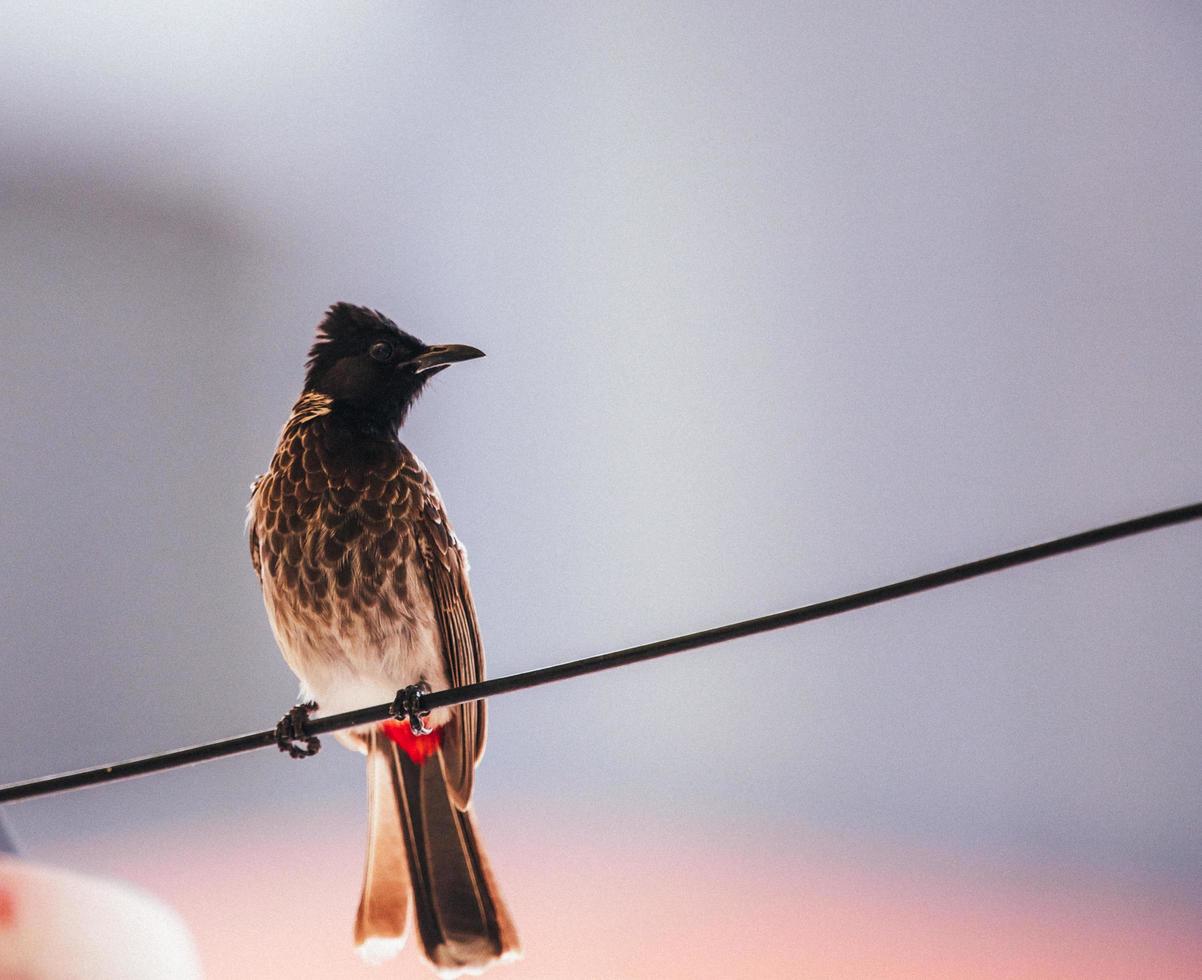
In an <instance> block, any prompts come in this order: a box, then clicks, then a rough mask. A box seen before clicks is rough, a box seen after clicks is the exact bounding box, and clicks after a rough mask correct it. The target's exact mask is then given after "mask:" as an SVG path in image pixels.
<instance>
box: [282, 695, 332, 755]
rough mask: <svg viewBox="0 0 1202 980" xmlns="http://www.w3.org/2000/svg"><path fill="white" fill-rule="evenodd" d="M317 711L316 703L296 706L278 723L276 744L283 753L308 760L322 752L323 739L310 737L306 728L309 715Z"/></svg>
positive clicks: (307, 702) (309, 702)
mask: <svg viewBox="0 0 1202 980" xmlns="http://www.w3.org/2000/svg"><path fill="white" fill-rule="evenodd" d="M315 710H317V702H315V701H306V702H305V703H304V704H296V705H293V706H292V708H290V709H289V711H288V714H286V715H284V717H283V718H281V719H280V720H279V721H278V722H277V723H276V726H275V744H276V745H278V746H279V747H280V751H281V752H287V753H288V754H289V755H290V756H292V758H294V759H307V758H309V756H311V755H317V753H318V752H319V751H320V750H321V739H319V738H318V737H317V736H316V735H310V734H309V733H308V730H307V729H306V727H305V725H306V723H307V722H308V721H309V715H310V714H312V713H313V712H314V711H315Z"/></svg>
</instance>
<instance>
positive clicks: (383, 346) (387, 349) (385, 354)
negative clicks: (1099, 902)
mask: <svg viewBox="0 0 1202 980" xmlns="http://www.w3.org/2000/svg"><path fill="white" fill-rule="evenodd" d="M367 353H368V354H370V355H371V357H372V360H375V361H389V360H391V359H392V344H390V343H388V341H386V340H377V341H376V342H375V343H374V344H372V345H371V349H370V350H368V352H367Z"/></svg>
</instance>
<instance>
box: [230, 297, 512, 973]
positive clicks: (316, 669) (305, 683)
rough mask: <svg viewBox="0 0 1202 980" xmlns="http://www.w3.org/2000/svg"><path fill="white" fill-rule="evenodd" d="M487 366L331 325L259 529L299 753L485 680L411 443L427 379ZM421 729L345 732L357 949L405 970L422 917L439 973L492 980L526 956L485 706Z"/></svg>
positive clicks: (323, 327)
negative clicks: (497, 874)
mask: <svg viewBox="0 0 1202 980" xmlns="http://www.w3.org/2000/svg"><path fill="white" fill-rule="evenodd" d="M483 356H484V354H483V352H482V351H480V350H477V349H476V348H474V347H469V346H465V345H460V344H443V345H426V344H424V343H423V342H422V341H420V340H418V339H417V337H415V336H413V335H412V334H409V333H407V332H405V331H404V330H402V329H401V328H400V327H398V326H397V325H396V323H394V322H393V321H392V320H390V319H389V318H388V317H386V316H384V315H383V314H382V313H379V312H378V311H376V310H372V309H368V308H366V307H362V306H354V305H351V304H349V303H335V304H334V305H333V306H331V307H330V308H329V309H328V310H327V312H326V314H325V316H324V318H323V319H322V320H321V322H320V323H319V324H318V326H317V332H316V337H315V339H314V341H313V344H312V347H311V349H310V351H309V357H308V361H307V362H306V365H305V378H304V386H303V389H302V391H301V394H300V397H299V399H298V400H297V401H296V404H295V405H294V406H293V408H292V412H291V414H290V416H289V418H288V420H287V422H286V423H285V424H284V427H283V431H282V433H281V435H280V438H279V442H278V445H277V447H276V450H275V453H274V455H273V457H272V460H271V465H270V467H269V468H268V470H267V472H266V473H264V474H263V475H262V476H260V477H259V478H258V479H256V480H255V482H254V484H253V485H252V488H251V499H250V505H249V508H248V520H247V525H248V532H249V538H250V553H251V563H252V565H253V567H254V569H255V572H256V574H257V575H258V578H259V582H260V584H261V586H262V591H263V600H264V605H265V606H266V609H267V617H268V620H269V621H270V624H271V628H272V631H273V633H274V635H275V639H276V642H277V644H278V646H279V648H280V651H281V653H282V654H283V657H284V660H285V662H286V663H287V664H288V666H289V667H290V668H291V669H292V671H293V672H294V673H295V674H296V676H297V678H298V679H299V681H300V688H301V701H302V703H301V704H300V705H298V706H297V707H296V708H294V709H292V711H291V712H290V714H289V715H286V716H285V717H284V719H282V720H281V723H280V726H279V727H278V728H277V731H278V732H280V733H281V742H280V745H281V748H287V749H288V750H289V751H291V752H292V754H293V755H296V756H302V755H305V754H310V753H311V752H312V751H315V750H316V747H317V740H316V739H315V738H308V739H306V738H305V729H304V722H305V720H306V719H307V718H308V717H310V716H311V715H312V716H317V714H318V713H320V714H331V713H338V712H342V711H349V710H351V709H354V708H360V707H365V706H368V705H373V704H379V703H381V702H384V701H389V700H392V699H393V698H394V697H396V698H398V701H399V700H401V699H402V696H404V695H406V693H407V696H408V697H410V698H412V695H413V693H414V692H424V691H429V690H431V689H433V690H439V689H444V688H447V687H451V686H459V685H463V684H471V683H474V682H476V681H479V680H483V678H484V651H483V647H482V644H481V640H480V629H479V625H478V623H477V619H476V610H475V606H474V605H473V602H472V594H471V589H470V587H469V584H468V561H467V554H466V552H465V550H464V548H463V546H462V545H461V544H460V542H459V540H458V538H457V537H456V536H455V533H454V531H453V530H452V528H451V524H450V522H449V521H448V519H447V513H446V508H445V507H444V505H443V501H442V497H441V496H440V494H439V492H438V489H437V487H436V486H435V484H434V481H433V480H432V479H431V477H430V474H429V473H428V472H427V471H426V469H425V467H424V466H423V465H422V463H421V462H419V461H418V459H417V457H416V456H414V454H413V453H412V452H410V450H409V449H408V448H407V447H406V446H405V445H404V443H402V442H401V440H400V429H401V426H402V425H403V424H404V422H405V419H406V417H407V416H408V414H409V410H410V409H411V408H412V406H413V404H414V402H415V401H416V400H417V399H418V397H419V396H420V395H421V394H422V392H423V391H424V390H426V387H427V385H428V384H429V381H430V379H431V378H432V377H433V376H434V375H436V374H438V373H439V372H441V371H443V370H445V369H446V368H447V367H449V366H450V365H452V364H456V363H459V362H462V361H468V360H472V359H475V358H479V357H483ZM398 692H401V693H400V694H398ZM404 703H406V704H409V705H412V704H413V701H412V700H410V701H406V702H404ZM408 714H409V717H408V718H407V719H405V720H403V721H402V720H398V719H395V718H394V719H389V720H387V721H384V722H381V723H378V724H371V725H363V726H359V727H358V728H353V729H349V730H344V731H341V732H338V733H337V734H336V737H337V738H338V740H339V741H340V742H341V743H343V744H344V745H346V746H347V747H349V748H352V749H354V750H356V751H358V752H361V753H363V754H364V755H366V757H367V787H368V840H367V859H366V862H365V869H364V876H363V887H362V893H361V897H360V901H359V908H358V912H357V914H356V918H355V926H354V939H355V944H356V946H357V947H358V949H359V952H360V953H361V954H362V955H363V956H364V958H366V959H369V960H372V961H375V960H379V959H383V958H386V957H388V956H391V955H393V954H395V953H396V952H397V951H398V950H399V949H400V948H401V947H402V946H403V945H404V943H405V940H406V937H407V932H408V928H409V925H408V923H409V921H410V919H412V920H413V921H414V922H415V923H416V926H417V930H416V931H417V936H418V940H419V943H420V946H421V950H422V952H423V954H424V956H425V958H426V959H427V960H428V962H429V964H430V965H431V966H432V967H433V968H434V970H435V971H436V972H438V973H439V975H440V976H443V977H455V976H459V975H461V974H463V973H479V972H481V971H482V970H483V969H485V968H486V967H488V966H489V965H491V964H492V963H494V962H496V961H501V960H509V959H514V958H517V957H518V956H519V955H520V945H519V940H518V936H517V932H516V930H515V928H514V925H513V920H512V918H511V917H510V914H509V910H508V907H507V906H506V904H505V902H504V900H503V899H502V897H501V894H500V891H499V890H498V887H497V883H496V880H495V878H494V876H493V872H492V869H491V866H490V864H489V861H488V858H487V857H486V856H485V852H484V850H483V847H482V846H481V842H480V836H479V833H478V831H477V829H476V822H475V818H474V815H473V812H472V809H471V806H470V803H471V795H472V781H473V774H474V770H475V767H476V764H477V763H478V762H479V761H480V757H481V754H482V753H483V751H484V742H485V718H486V712H485V704H484V702H483V701H477V702H471V703H468V704H463V705H458V706H455V707H450V708H438V709H435V710H433V711H431V712H429V713H428V715H426V716H424V717H423V716H420V715H418V714H417V713H416V712H415V711H412V710H410V711H409V712H408ZM298 739H299V740H300V741H301V742H302V743H303V744H304V745H305V748H303V749H302V748H300V747H299V746H297V745H296V742H297V740H298Z"/></svg>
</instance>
